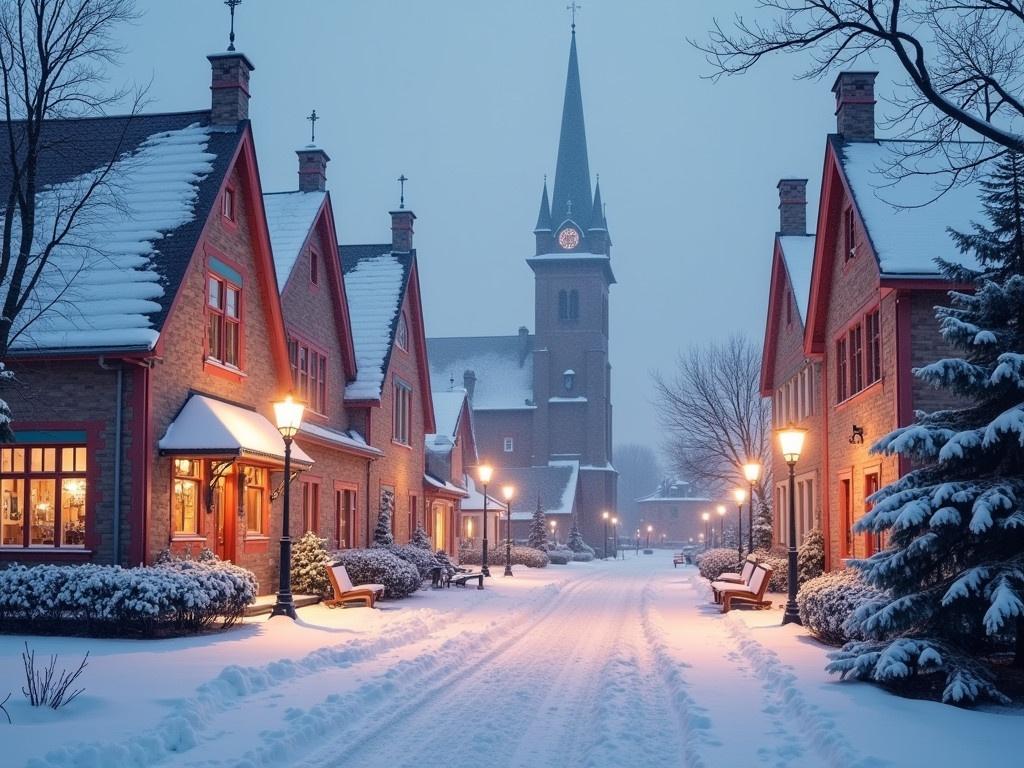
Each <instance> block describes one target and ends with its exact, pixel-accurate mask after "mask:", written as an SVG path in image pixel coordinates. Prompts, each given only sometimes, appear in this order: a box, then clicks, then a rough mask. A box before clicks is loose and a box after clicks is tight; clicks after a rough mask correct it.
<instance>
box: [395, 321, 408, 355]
mask: <svg viewBox="0 0 1024 768" xmlns="http://www.w3.org/2000/svg"><path fill="white" fill-rule="evenodd" d="M395 343H396V344H397V345H398V348H399V349H401V350H403V351H408V350H409V321H408V319H406V317H405V313H404V312H403V313H402V314H401V316H400V317H399V318H398V328H397V329H396V330H395Z"/></svg>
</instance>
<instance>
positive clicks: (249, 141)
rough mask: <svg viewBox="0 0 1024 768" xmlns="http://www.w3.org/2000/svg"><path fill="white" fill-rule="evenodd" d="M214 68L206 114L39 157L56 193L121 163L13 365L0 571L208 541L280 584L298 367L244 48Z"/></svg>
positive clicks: (115, 125) (141, 558)
mask: <svg viewBox="0 0 1024 768" xmlns="http://www.w3.org/2000/svg"><path fill="white" fill-rule="evenodd" d="M209 59H210V63H211V66H212V88H211V90H212V106H211V108H210V109H207V110H201V111H197V112H188V113H174V114H148V115H139V116H135V117H132V118H130V119H129V118H121V117H109V118H96V119H84V120H59V121H51V122H48V123H47V124H46V126H45V128H44V130H45V131H46V132H47V137H48V141H52V142H54V143H60V144H61V146H62V152H60V153H48V154H45V155H44V156H43V157H42V158H41V168H40V182H41V183H42V185H49V187H50V189H51V190H58V191H59V190H60V189H61V185H73V184H75V183H77V182H78V181H80V180H81V178H83V174H86V173H89V172H91V171H92V170H93V169H96V168H101V167H103V165H104V164H105V163H106V162H108V161H109V160H110V159H111V158H113V157H117V158H118V159H117V162H115V164H114V166H113V169H112V171H111V180H112V182H113V183H112V184H111V185H110V189H109V190H104V191H103V193H102V194H101V195H100V196H99V197H98V198H96V208H95V209H94V210H93V212H92V215H90V216H89V217H88V218H87V219H86V220H85V221H84V223H83V224H82V225H81V226H80V227H79V228H78V229H77V230H76V234H75V238H74V240H75V242H74V245H65V246H62V247H61V248H60V249H58V251H57V252H55V255H54V260H53V261H52V262H51V264H50V266H49V267H48V271H47V272H46V273H45V274H44V277H43V280H42V281H41V282H40V285H39V288H38V289H37V295H36V297H35V300H36V302H37V305H36V306H37V307H43V308H44V309H43V311H42V314H41V315H40V317H39V319H38V320H37V321H36V322H34V323H33V324H32V325H30V326H28V327H26V328H24V329H23V332H22V333H21V334H20V335H19V336H18V338H17V339H16V340H15V342H14V345H13V347H12V350H11V355H10V357H9V359H8V361H7V362H8V363H9V364H10V365H11V367H12V368H13V369H14V370H15V371H16V372H17V375H18V377H19V379H20V381H21V382H22V383H23V387H22V388H17V389H12V390H11V392H9V393H7V392H5V396H6V398H7V399H8V401H9V402H10V404H11V407H12V410H13V412H14V416H15V421H14V424H13V427H14V430H15V433H16V438H17V443H16V444H12V445H9V446H4V447H3V448H2V451H0V452H2V456H0V458H2V464H3V471H2V480H0V483H2V488H0V497H2V518H0V528H2V531H3V533H2V545H0V559H2V560H6V561H11V560H18V561H28V562H33V561H51V562H52V561H59V562H73V563H79V562H97V563H114V562H116V563H123V564H126V565H134V564H138V563H141V562H151V561H152V560H153V559H154V558H155V557H156V555H157V553H158V552H160V551H161V550H162V549H165V548H168V547H170V548H171V549H173V550H177V551H182V550H185V549H192V550H193V551H194V550H197V549H198V548H199V547H202V546H208V547H210V548H211V549H213V550H215V551H216V552H217V553H218V554H219V555H220V556H221V557H223V558H225V559H231V560H233V561H235V562H237V563H238V564H240V565H242V566H244V567H247V568H250V569H251V570H253V571H254V572H255V573H256V575H257V577H258V578H259V580H260V583H261V584H262V585H264V588H266V587H267V585H272V584H273V581H274V579H275V578H276V557H275V556H273V553H272V552H270V551H269V549H270V547H271V542H272V541H276V539H277V538H278V537H279V536H280V533H281V530H280V503H279V502H278V503H277V504H274V503H273V498H274V497H275V493H274V491H275V489H276V488H277V487H279V486H280V483H281V482H282V478H281V472H280V468H281V463H282V456H283V441H282V440H281V438H280V436H279V435H278V433H277V430H276V429H275V427H274V426H273V424H272V418H273V415H272V406H271V403H272V402H273V401H274V400H276V399H278V398H280V397H281V396H283V394H285V393H286V392H287V391H288V390H289V388H290V378H291V375H290V371H289V364H288V348H287V344H286V339H285V334H284V323H283V320H282V313H281V305H280V301H279V297H278V291H277V285H276V283H275V280H274V268H273V260H272V255H271V246H270V240H269V237H268V232H267V224H266V220H265V217H264V209H263V203H262V191H261V189H260V180H259V177H258V171H257V165H256V153H255V148H254V144H253V137H252V130H251V126H250V124H249V121H248V101H249V76H250V73H251V72H252V70H253V67H252V64H251V63H250V62H249V60H248V59H247V58H246V57H245V56H244V55H243V54H241V53H226V54H218V55H214V56H210V57H209ZM68 158H73V159H72V160H69V159H68ZM0 173H2V171H0ZM47 194H49V193H48V192H46V191H44V192H43V193H42V196H43V197H45V195H47ZM69 273H74V274H75V275H76V277H75V278H74V279H73V280H72V281H71V282H70V284H68V283H66V282H62V280H63V279H64V278H63V275H66V274H69ZM55 295H58V296H60V298H59V300H58V302H57V303H56V304H55V305H53V306H52V307H49V308H46V305H47V303H48V302H49V301H50V300H51V298H52V297H53V296H55ZM294 455H295V462H296V468H297V469H300V470H301V469H305V468H308V467H309V466H310V464H311V459H310V457H309V456H307V455H306V454H305V452H304V451H303V450H302V449H301V447H297V448H296V450H295V452H294Z"/></svg>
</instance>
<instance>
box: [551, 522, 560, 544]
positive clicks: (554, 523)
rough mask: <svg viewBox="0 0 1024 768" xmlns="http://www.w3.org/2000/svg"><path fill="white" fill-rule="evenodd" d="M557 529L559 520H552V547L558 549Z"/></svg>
mask: <svg viewBox="0 0 1024 768" xmlns="http://www.w3.org/2000/svg"><path fill="white" fill-rule="evenodd" d="M557 527H558V521H557V520H552V521H551V546H553V547H557V546H558V536H556V535H555V529H556V528H557Z"/></svg>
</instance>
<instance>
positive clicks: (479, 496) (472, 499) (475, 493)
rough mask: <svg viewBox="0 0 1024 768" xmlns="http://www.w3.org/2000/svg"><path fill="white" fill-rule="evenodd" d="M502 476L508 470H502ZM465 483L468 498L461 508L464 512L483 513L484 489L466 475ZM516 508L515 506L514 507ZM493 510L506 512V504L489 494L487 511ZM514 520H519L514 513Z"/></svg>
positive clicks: (474, 479)
mask: <svg viewBox="0 0 1024 768" xmlns="http://www.w3.org/2000/svg"><path fill="white" fill-rule="evenodd" d="M501 471H502V474H503V475H504V474H505V472H506V470H505V468H502V470H501ZM463 482H464V483H465V484H466V491H467V493H466V498H465V499H464V500H463V502H462V504H460V506H461V507H462V510H463V511H464V512H482V511H483V509H484V492H483V489H482V488H479V487H478V486H477V481H476V478H473V477H470V476H469V475H466V476H465V477H463ZM513 508H514V505H513ZM492 509H500V510H505V509H507V507H506V506H505V502H503V501H498V499H496V498H494V497H493V496H492V495H491V494H489V493H488V494H487V511H488V512H490V511H491V510H492ZM512 518H513V519H514V520H518V519H519V518H518V517H516V515H515V513H514V512H513V515H512Z"/></svg>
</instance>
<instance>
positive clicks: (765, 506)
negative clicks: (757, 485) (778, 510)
mask: <svg viewBox="0 0 1024 768" xmlns="http://www.w3.org/2000/svg"><path fill="white" fill-rule="evenodd" d="M759 501H760V503H758V504H757V509H756V510H755V512H754V549H763V550H765V551H766V552H768V551H771V548H772V545H773V544H774V543H775V522H774V520H773V519H772V507H771V504H769V503H768V500H767V499H761V500H759Z"/></svg>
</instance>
